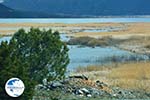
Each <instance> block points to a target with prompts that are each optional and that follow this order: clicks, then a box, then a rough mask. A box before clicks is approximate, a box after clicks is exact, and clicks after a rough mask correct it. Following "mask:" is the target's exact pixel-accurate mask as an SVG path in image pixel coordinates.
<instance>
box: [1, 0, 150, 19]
mask: <svg viewBox="0 0 150 100" xmlns="http://www.w3.org/2000/svg"><path fill="white" fill-rule="evenodd" d="M3 4H4V5H6V6H8V7H10V8H12V9H15V10H20V11H31V12H42V13H45V14H47V15H58V16H59V17H63V16H66V17H87V16H89V17H94V16H134V15H150V6H149V5H150V1H148V0H59V1H56V0H5V2H4V3H3ZM60 15H61V16H60Z"/></svg>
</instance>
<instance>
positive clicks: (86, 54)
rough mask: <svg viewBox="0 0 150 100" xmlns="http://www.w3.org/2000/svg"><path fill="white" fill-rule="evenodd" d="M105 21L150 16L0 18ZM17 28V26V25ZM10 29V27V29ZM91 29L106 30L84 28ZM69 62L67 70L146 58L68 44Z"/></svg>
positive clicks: (117, 51) (142, 20)
mask: <svg viewBox="0 0 150 100" xmlns="http://www.w3.org/2000/svg"><path fill="white" fill-rule="evenodd" d="M98 22H100V23H105V22H150V18H68V19H63V18H49V19H46V18H43V19H0V23H68V24H69V23H98ZM18 28H19V27H18ZM10 30H11V29H10ZM91 31H92V32H93V31H96V32H97V31H98V32H99V31H100V32H101V31H108V30H86V32H91ZM61 38H62V40H63V41H68V40H69V38H67V37H66V36H65V34H62V35H61ZM10 39H11V37H3V38H0V42H1V41H9V40H10ZM68 47H69V49H70V50H69V57H70V64H69V65H68V69H69V70H73V69H75V68H76V67H78V66H83V67H84V66H88V65H102V64H109V63H111V62H112V61H119V62H125V61H132V60H133V61H135V60H137V61H141V60H148V59H149V58H148V57H147V56H146V55H137V54H134V53H130V52H127V51H124V50H120V49H117V48H113V47H95V48H90V47H79V46H68Z"/></svg>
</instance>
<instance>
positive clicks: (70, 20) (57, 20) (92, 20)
mask: <svg viewBox="0 0 150 100" xmlns="http://www.w3.org/2000/svg"><path fill="white" fill-rule="evenodd" d="M97 22H100V23H105V22H150V18H26V19H24V18H21V19H15V18H13V19H12V18H8V19H0V23H97Z"/></svg>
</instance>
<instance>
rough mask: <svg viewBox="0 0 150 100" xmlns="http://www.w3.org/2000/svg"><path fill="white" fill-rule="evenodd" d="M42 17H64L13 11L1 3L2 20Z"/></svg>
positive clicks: (0, 16)
mask: <svg viewBox="0 0 150 100" xmlns="http://www.w3.org/2000/svg"><path fill="white" fill-rule="evenodd" d="M40 17H53V18H56V17H64V16H60V15H50V14H46V13H41V12H36V11H21V10H14V9H11V8H9V7H7V6H5V5H3V4H1V3H0V18H40Z"/></svg>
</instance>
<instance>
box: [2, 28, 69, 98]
mask: <svg viewBox="0 0 150 100" xmlns="http://www.w3.org/2000/svg"><path fill="white" fill-rule="evenodd" d="M68 63H69V57H68V48H67V45H66V44H65V43H64V42H62V41H61V40H60V36H59V33H58V32H54V33H52V31H51V30H48V31H45V30H43V31H41V30H39V29H35V28H31V29H30V31H29V32H25V30H23V29H20V30H19V31H18V32H16V33H15V35H14V36H13V37H12V39H11V40H10V42H9V43H7V42H2V43H1V45H0V73H1V76H0V98H1V99H4V100H9V99H12V98H10V97H8V96H7V95H6V93H5V89H4V87H5V83H6V81H7V80H8V79H10V78H12V77H18V78H20V79H21V80H22V81H23V82H24V84H25V92H24V94H23V95H22V96H21V97H19V98H15V100H16V99H19V100H20V99H21V100H29V99H31V98H32V96H33V94H34V87H35V85H36V84H39V83H42V81H43V79H45V78H46V79H48V80H56V79H61V78H64V74H65V72H66V67H67V64H68Z"/></svg>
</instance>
